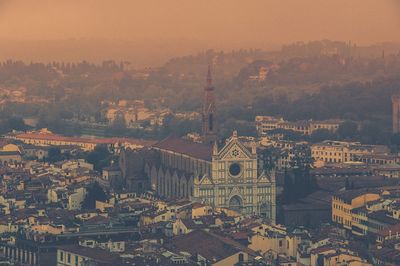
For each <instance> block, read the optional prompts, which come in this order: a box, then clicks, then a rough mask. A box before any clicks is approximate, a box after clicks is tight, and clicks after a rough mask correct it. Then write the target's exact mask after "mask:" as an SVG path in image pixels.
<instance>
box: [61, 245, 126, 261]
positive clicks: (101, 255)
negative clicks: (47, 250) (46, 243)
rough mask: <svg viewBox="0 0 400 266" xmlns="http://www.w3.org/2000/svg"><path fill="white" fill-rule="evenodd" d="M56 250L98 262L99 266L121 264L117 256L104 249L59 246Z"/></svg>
mask: <svg viewBox="0 0 400 266" xmlns="http://www.w3.org/2000/svg"><path fill="white" fill-rule="evenodd" d="M58 249H60V250H64V251H67V252H71V253H74V254H78V255H80V256H85V257H88V258H90V259H92V260H94V261H96V262H100V263H101V265H115V264H117V265H119V263H121V259H120V257H119V256H118V255H116V254H113V253H111V252H109V251H107V250H104V249H99V248H88V247H82V246H60V247H58Z"/></svg>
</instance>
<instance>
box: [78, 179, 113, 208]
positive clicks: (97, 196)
mask: <svg viewBox="0 0 400 266" xmlns="http://www.w3.org/2000/svg"><path fill="white" fill-rule="evenodd" d="M86 189H87V191H86V196H85V199H84V200H83V202H82V208H83V209H87V210H92V209H94V208H96V200H97V201H105V200H106V199H107V195H106V193H105V192H104V190H103V188H102V187H101V186H100V185H99V183H97V182H94V183H92V184H91V185H90V186H89V187H87V188H86Z"/></svg>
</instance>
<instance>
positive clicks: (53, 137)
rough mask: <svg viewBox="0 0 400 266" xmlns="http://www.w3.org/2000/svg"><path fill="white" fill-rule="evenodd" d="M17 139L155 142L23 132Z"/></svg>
mask: <svg viewBox="0 0 400 266" xmlns="http://www.w3.org/2000/svg"><path fill="white" fill-rule="evenodd" d="M16 138H17V139H20V140H21V139H36V140H48V141H64V142H77V143H92V144H115V143H130V144H137V145H143V146H151V145H153V144H154V143H155V141H153V140H144V139H134V138H81V137H67V136H61V135H57V134H49V133H22V134H18V135H16Z"/></svg>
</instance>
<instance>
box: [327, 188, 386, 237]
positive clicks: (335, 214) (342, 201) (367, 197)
mask: <svg viewBox="0 0 400 266" xmlns="http://www.w3.org/2000/svg"><path fill="white" fill-rule="evenodd" d="M378 199H380V195H379V194H378V193H375V192H370V191H368V190H365V189H361V190H350V191H342V192H339V193H337V194H336V195H334V196H333V197H332V221H333V222H334V223H336V224H339V225H342V226H343V227H344V228H346V229H348V230H352V228H353V226H354V225H353V223H355V222H356V223H359V222H361V220H360V221H358V218H359V217H358V216H357V217H356V215H358V214H355V213H356V212H354V211H353V210H354V209H356V208H360V207H362V206H365V205H367V203H368V202H371V201H375V200H378ZM353 216H354V217H353ZM353 220H354V221H353Z"/></svg>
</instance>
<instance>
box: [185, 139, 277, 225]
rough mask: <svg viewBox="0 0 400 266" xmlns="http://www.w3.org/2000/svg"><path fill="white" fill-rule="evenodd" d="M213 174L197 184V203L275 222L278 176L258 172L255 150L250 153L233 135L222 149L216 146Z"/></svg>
mask: <svg viewBox="0 0 400 266" xmlns="http://www.w3.org/2000/svg"><path fill="white" fill-rule="evenodd" d="M211 172H212V174H211V176H208V175H204V176H202V177H200V178H199V179H196V180H195V181H194V193H193V198H194V199H198V200H201V201H203V202H206V203H207V204H210V205H212V206H215V207H222V208H229V209H232V210H235V211H237V212H239V213H243V214H259V215H261V216H263V217H265V218H267V219H269V220H271V221H275V196H276V191H275V176H274V174H271V175H267V174H266V173H265V172H264V171H261V170H260V169H259V167H258V165H257V151H256V148H255V146H254V147H252V149H251V151H249V150H248V149H247V148H246V147H245V146H244V145H243V144H242V143H241V142H240V141H239V140H238V138H237V134H236V132H234V133H233V135H232V137H231V138H230V139H229V140H228V141H227V143H226V145H225V146H224V147H222V149H220V150H218V148H217V146H216V145H214V147H213V155H212V162H211Z"/></svg>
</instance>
